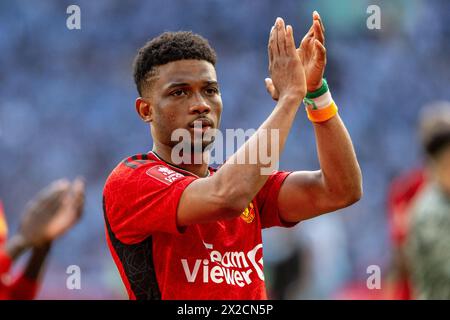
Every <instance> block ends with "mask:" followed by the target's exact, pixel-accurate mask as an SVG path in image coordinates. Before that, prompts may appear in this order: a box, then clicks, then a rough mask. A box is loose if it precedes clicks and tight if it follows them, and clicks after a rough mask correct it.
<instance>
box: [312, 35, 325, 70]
mask: <svg viewBox="0 0 450 320" xmlns="http://www.w3.org/2000/svg"><path fill="white" fill-rule="evenodd" d="M314 46H315V47H316V49H317V50H316V52H315V58H316V62H317V63H319V64H320V65H325V64H326V63H327V49H325V47H324V46H323V44H322V43H320V41H319V40H317V39H315V40H314Z"/></svg>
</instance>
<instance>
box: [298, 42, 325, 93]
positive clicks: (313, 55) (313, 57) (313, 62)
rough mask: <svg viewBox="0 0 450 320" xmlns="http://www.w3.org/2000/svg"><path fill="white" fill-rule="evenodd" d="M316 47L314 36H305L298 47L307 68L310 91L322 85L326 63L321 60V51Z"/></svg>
mask: <svg viewBox="0 0 450 320" xmlns="http://www.w3.org/2000/svg"><path fill="white" fill-rule="evenodd" d="M318 51H319V50H318V49H317V48H315V45H314V38H305V39H303V41H302V42H301V44H300V47H299V48H298V49H297V53H298V55H299V57H300V59H301V60H302V63H303V68H304V69H305V76H306V85H307V87H308V91H309V92H311V91H315V90H316V89H317V88H318V87H320V84H321V81H322V78H323V72H324V68H325V64H324V63H321V62H320V60H319V55H320V53H319V52H318Z"/></svg>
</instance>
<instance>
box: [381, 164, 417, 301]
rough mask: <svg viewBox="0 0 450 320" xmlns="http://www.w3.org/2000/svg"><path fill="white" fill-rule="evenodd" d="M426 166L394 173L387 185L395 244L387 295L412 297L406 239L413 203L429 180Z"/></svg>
mask: <svg viewBox="0 0 450 320" xmlns="http://www.w3.org/2000/svg"><path fill="white" fill-rule="evenodd" d="M425 178H426V175H425V169H424V168H423V167H416V168H413V169H410V170H407V171H405V172H403V173H401V174H400V175H399V176H397V177H395V178H394V179H393V180H392V182H391V184H390V186H389V189H388V196H387V213H388V223H389V228H390V238H391V245H392V258H391V259H392V260H391V266H390V270H389V274H388V277H387V281H388V290H387V291H386V297H385V298H387V299H393V300H409V299H411V297H412V293H411V285H410V275H409V271H408V259H407V257H406V256H405V243H406V239H407V236H408V233H409V220H410V216H409V213H410V211H411V206H412V205H413V204H414V201H415V199H416V197H417V195H418V194H420V191H421V190H422V187H423V186H424V185H425V182H426V179H425Z"/></svg>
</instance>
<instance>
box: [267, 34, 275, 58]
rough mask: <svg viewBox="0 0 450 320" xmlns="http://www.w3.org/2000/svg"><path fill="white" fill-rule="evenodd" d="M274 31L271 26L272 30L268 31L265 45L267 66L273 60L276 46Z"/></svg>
mask: <svg viewBox="0 0 450 320" xmlns="http://www.w3.org/2000/svg"><path fill="white" fill-rule="evenodd" d="M274 29H275V27H274V26H272V29H270V35H269V43H268V44H267V54H268V56H269V64H270V62H271V61H272V60H273V50H274V47H275V46H276V43H275V32H274Z"/></svg>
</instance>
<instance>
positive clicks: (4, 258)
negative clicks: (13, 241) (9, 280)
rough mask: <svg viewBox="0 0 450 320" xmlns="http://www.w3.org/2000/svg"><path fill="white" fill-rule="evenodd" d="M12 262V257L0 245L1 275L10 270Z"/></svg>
mask: <svg viewBox="0 0 450 320" xmlns="http://www.w3.org/2000/svg"><path fill="white" fill-rule="evenodd" d="M11 264H12V260H11V257H10V256H9V255H8V254H7V253H6V252H5V251H4V250H3V248H2V247H0V276H1V275H2V274H5V273H7V272H8V271H9V269H10V268H11Z"/></svg>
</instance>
